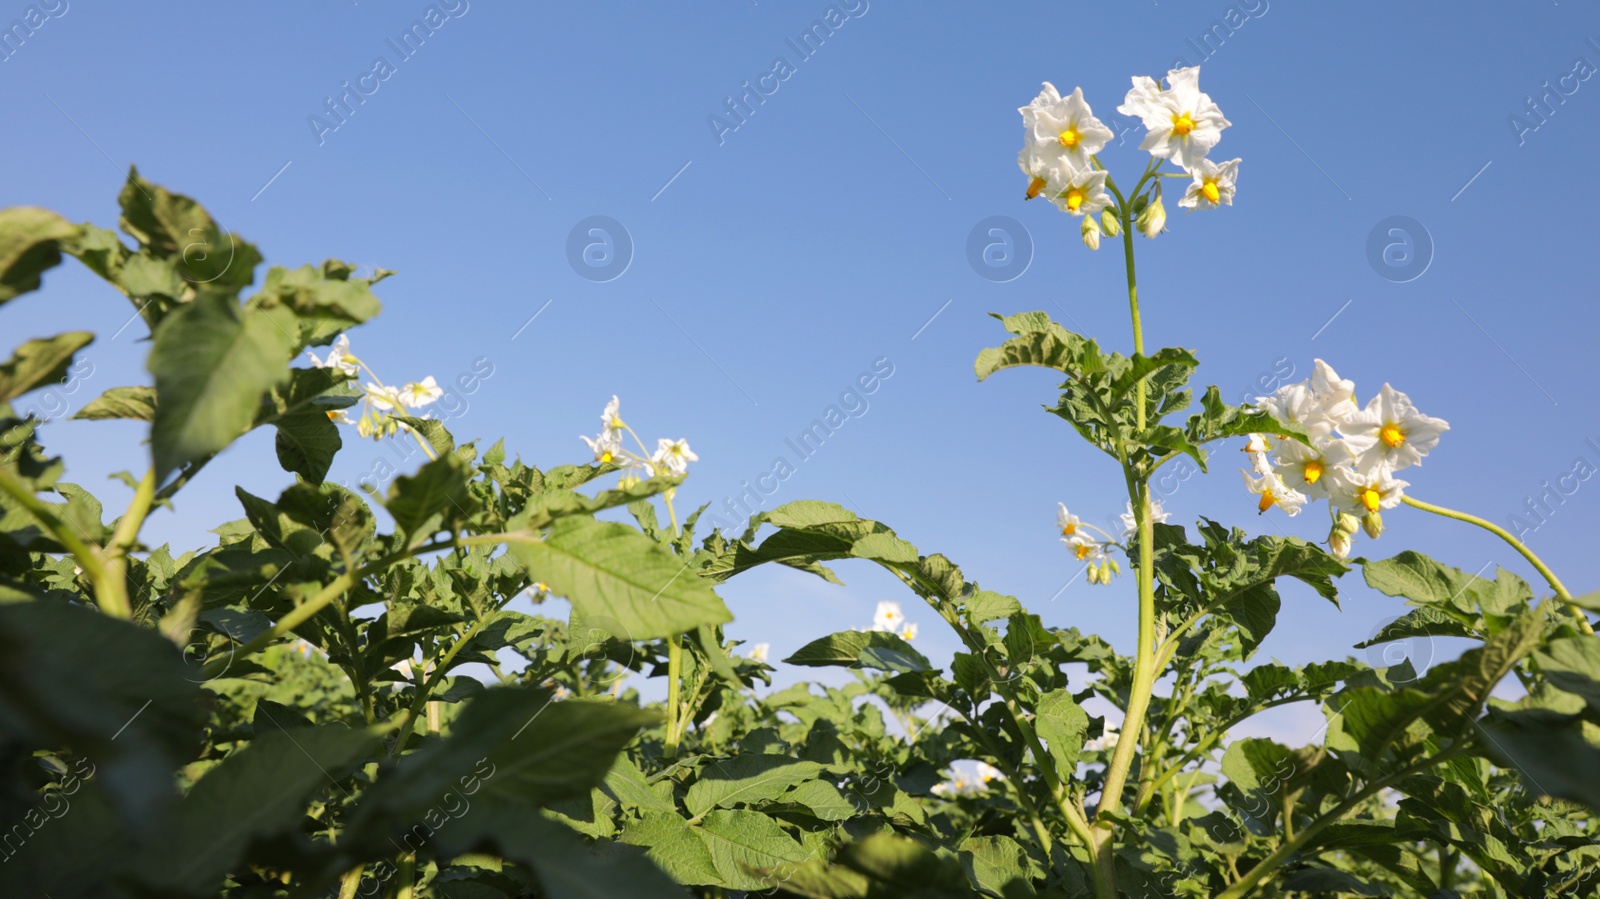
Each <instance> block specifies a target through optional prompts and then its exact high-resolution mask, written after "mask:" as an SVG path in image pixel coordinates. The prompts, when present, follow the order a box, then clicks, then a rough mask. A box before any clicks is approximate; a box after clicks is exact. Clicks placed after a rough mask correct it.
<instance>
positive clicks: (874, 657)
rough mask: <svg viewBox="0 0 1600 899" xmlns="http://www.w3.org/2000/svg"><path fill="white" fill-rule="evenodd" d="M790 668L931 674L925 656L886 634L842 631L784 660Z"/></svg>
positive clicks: (815, 641)
mask: <svg viewBox="0 0 1600 899" xmlns="http://www.w3.org/2000/svg"><path fill="white" fill-rule="evenodd" d="M784 662H786V663H787V664H790V665H806V666H810V667H826V666H840V667H844V668H874V669H877V670H879V671H895V672H916V671H934V670H936V669H935V668H934V667H933V663H932V662H930V661H928V658H927V656H924V655H923V654H922V653H920V652H917V650H916V649H915V648H913V647H912V646H911V644H910V643H907V642H906V641H905V640H903V639H901V638H900V637H899V636H897V635H895V634H891V633H887V632H885V631H841V632H840V633H837V634H829V635H828V636H826V637H823V638H821V639H818V640H813V641H811V642H810V643H807V644H806V645H805V646H802V647H800V649H798V650H796V651H795V653H794V655H791V656H789V657H788V658H787V659H784Z"/></svg>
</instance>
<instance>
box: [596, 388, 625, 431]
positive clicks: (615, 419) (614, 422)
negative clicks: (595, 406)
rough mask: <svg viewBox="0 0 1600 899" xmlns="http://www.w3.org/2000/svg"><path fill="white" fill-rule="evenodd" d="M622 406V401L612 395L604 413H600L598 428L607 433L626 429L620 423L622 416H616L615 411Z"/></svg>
mask: <svg viewBox="0 0 1600 899" xmlns="http://www.w3.org/2000/svg"><path fill="white" fill-rule="evenodd" d="M621 406H622V401H621V400H619V399H617V397H616V394H612V396H611V402H609V403H606V408H605V411H603V412H601V413H600V427H601V428H602V429H603V430H607V431H620V430H622V429H623V428H624V427H626V426H625V425H624V424H623V423H622V416H620V415H618V414H617V409H618V408H620V407H621Z"/></svg>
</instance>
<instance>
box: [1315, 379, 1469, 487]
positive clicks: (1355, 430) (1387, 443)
mask: <svg viewBox="0 0 1600 899" xmlns="http://www.w3.org/2000/svg"><path fill="white" fill-rule="evenodd" d="M1449 429H1450V424H1449V422H1446V421H1445V420H1444V419H1442V418H1434V417H1432V416H1429V415H1423V414H1422V413H1421V412H1418V411H1417V409H1416V407H1415V406H1413V405H1411V397H1408V396H1406V395H1405V394H1403V393H1401V392H1400V391H1398V390H1395V389H1394V388H1393V387H1390V386H1389V385H1388V384H1385V385H1383V389H1382V390H1380V391H1378V395H1377V396H1375V397H1373V398H1372V399H1371V401H1369V402H1368V403H1367V407H1366V408H1365V409H1363V410H1361V411H1360V412H1357V413H1355V414H1354V415H1351V416H1350V418H1349V420H1348V421H1346V422H1344V423H1343V424H1342V425H1341V426H1340V428H1339V430H1340V431H1341V432H1342V433H1343V434H1344V436H1345V439H1346V440H1347V441H1349V443H1350V449H1351V451H1352V452H1354V453H1355V457H1356V466H1357V467H1358V468H1360V469H1361V470H1362V471H1364V472H1365V471H1372V470H1374V469H1376V468H1379V467H1386V468H1388V469H1389V470H1390V471H1399V470H1400V469H1402V468H1408V467H1410V466H1412V465H1417V464H1420V463H1421V462H1422V457H1423V456H1426V455H1427V454H1428V451H1429V450H1431V449H1433V448H1434V447H1435V446H1438V444H1439V435H1441V434H1443V433H1444V432H1445V431H1447V430H1449ZM1386 508H1387V507H1386Z"/></svg>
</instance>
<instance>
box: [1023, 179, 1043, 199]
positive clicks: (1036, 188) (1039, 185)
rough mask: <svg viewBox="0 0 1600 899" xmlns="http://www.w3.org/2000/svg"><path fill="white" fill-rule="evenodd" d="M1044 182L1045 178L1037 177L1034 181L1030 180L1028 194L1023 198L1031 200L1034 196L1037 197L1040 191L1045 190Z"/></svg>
mask: <svg viewBox="0 0 1600 899" xmlns="http://www.w3.org/2000/svg"><path fill="white" fill-rule="evenodd" d="M1044 183H1045V182H1044V179H1043V178H1035V179H1033V180H1032V181H1029V182H1028V195H1027V196H1026V197H1024V198H1023V199H1025V200H1031V199H1033V198H1034V197H1037V196H1038V195H1039V192H1040V191H1042V190H1044Z"/></svg>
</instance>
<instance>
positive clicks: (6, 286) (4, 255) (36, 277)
mask: <svg viewBox="0 0 1600 899" xmlns="http://www.w3.org/2000/svg"><path fill="white" fill-rule="evenodd" d="M77 234H78V229H77V228H76V227H74V226H73V225H72V224H71V223H69V222H68V221H67V220H66V219H64V218H62V217H61V216H59V215H56V214H55V213H54V212H50V211H49V210H46V209H39V208H37V207H34V206H15V207H12V208H10V209H0V304H4V303H6V302H8V301H10V300H14V299H16V298H17V297H18V296H20V295H22V294H24V293H27V292H28V291H30V290H38V289H39V283H40V276H41V275H43V274H44V272H45V271H47V270H49V269H51V268H54V267H55V266H57V265H59V264H60V262H61V242H62V241H64V240H71V239H72V238H74V237H76V236H77Z"/></svg>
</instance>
